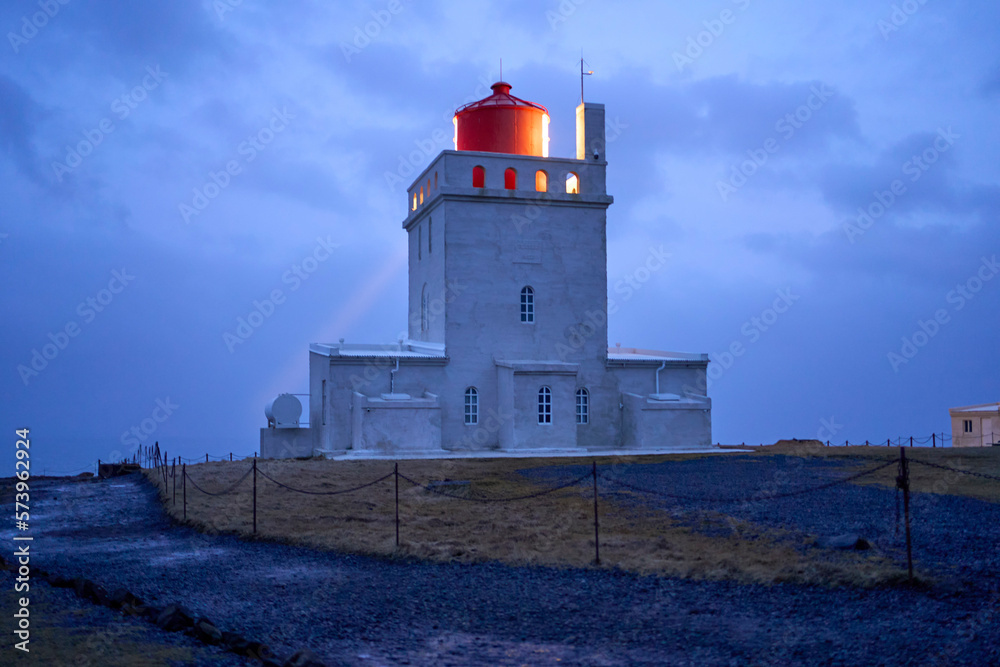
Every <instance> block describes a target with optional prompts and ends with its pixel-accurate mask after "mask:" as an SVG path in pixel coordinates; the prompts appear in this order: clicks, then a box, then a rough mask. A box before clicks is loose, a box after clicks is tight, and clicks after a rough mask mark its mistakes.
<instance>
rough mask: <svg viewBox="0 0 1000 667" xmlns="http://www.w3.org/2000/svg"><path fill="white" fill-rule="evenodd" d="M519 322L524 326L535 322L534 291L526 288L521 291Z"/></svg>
mask: <svg viewBox="0 0 1000 667" xmlns="http://www.w3.org/2000/svg"><path fill="white" fill-rule="evenodd" d="M521 321H522V322H524V323H525V324H531V323H532V322H534V321H535V290H533V289H531V288H530V287H527V286H525V287H524V288H523V289H522V290H521Z"/></svg>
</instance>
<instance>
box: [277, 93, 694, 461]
mask: <svg viewBox="0 0 1000 667" xmlns="http://www.w3.org/2000/svg"><path fill="white" fill-rule="evenodd" d="M491 90H492V94H491V95H489V96H488V97H486V98H484V99H482V100H479V101H476V102H472V103H470V104H467V105H465V106H463V107H461V108H459V109H457V110H456V112H455V115H454V131H455V135H454V150H445V151H442V152H441V153H440V154H438V155H437V156H436V157H435V158H434V159H433V160H432V161H431V163H430V164H429V165H428V166H427V167H426V169H424V170H423V172H421V174H420V175H419V176H418V177H417V178H416V179H415V180H414V181H413V183H412V184H411V185H410V187H409V188H408V190H407V193H406V201H405V206H406V215H405V217H404V219H403V221H402V228H403V230H405V232H406V234H407V239H408V263H409V279H408V290H409V294H408V318H407V336H406V338H405V339H402V340H398V341H396V342H395V343H391V344H384V345H370V344H357V343H345V342H343V341H341V342H340V343H335V344H329V343H314V344H312V345H311V346H310V355H309V356H310V407H309V409H310V417H309V427H308V428H297V427H291V428H287V429H284V430H283V429H280V428H277V427H276V426H270V425H269V427H268V428H265V429H262V430H261V452H262V455H264V456H275V457H284V456H308V455H310V454H314V453H318V452H322V453H324V454H325V455H327V456H331V455H333V456H338V455H353V456H364V455H399V454H405V453H407V452H410V453H414V454H416V453H419V454H422V455H423V454H434V453H435V452H438V453H448V452H451V453H461V452H484V451H494V452H498V453H502V452H524V451H537V452H539V453H545V452H548V453H567V454H572V453H581V452H588V451H589V452H597V451H632V452H645V451H680V450H683V451H692V450H698V449H707V448H709V447H711V400H710V399H709V398H708V397H707V396H706V395H704V394H698V393H692V392H696V391H697V389H694V390H692V388H698V387H705V386H706V382H705V379H706V370H707V366H708V363H709V362H708V355H706V354H699V353H694V354H691V353H677V352H666V351H662V350H644V349H635V348H628V347H621V346H617V345H616V346H615V347H614V348H610V349H609V347H608V336H607V331H608V307H607V304H608V293H607V210H608V207H609V206H611V204H612V203H613V201H614V200H613V198H612V197H611V196H610V195H609V194H608V193H607V189H606V174H607V168H608V160H607V155H606V141H605V129H604V128H605V123H604V113H605V112H604V105H602V104H594V103H589V102H588V103H585V104H584V103H581V104H580V105H579V106H578V107H577V109H576V147H575V148H576V150H575V154H574V155H573V156H567V157H554V156H551V155H550V154H549V136H548V131H549V123H550V117H549V114H548V111H547V109H546V108H545V107H544V106H542V105H540V104H536V103H534V102H530V101H527V100H524V99H521V98H518V97H515V96H514V95H513V94H512V93H511V91H512V86H511V85H510V84H509V83H507V82H504V81H498V82H496V83H495V84H493V86H492V87H491Z"/></svg>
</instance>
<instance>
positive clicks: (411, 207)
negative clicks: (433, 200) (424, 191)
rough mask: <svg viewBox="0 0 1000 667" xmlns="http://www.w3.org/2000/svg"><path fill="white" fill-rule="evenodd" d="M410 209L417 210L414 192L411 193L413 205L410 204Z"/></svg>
mask: <svg viewBox="0 0 1000 667" xmlns="http://www.w3.org/2000/svg"><path fill="white" fill-rule="evenodd" d="M410 210H411V211H416V210H417V193H416V192H414V193H413V205H412V206H410Z"/></svg>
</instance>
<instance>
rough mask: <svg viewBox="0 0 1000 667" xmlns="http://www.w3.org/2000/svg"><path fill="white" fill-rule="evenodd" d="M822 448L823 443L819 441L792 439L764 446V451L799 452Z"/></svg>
mask: <svg viewBox="0 0 1000 667" xmlns="http://www.w3.org/2000/svg"><path fill="white" fill-rule="evenodd" d="M824 446H825V445H824V443H823V442H822V441H820V440H799V439H798V438H792V439H790V440H779V441H778V442H776V443H774V444H773V445H764V449H767V450H774V449H780V450H791V451H801V450H807V449H816V448H817V447H824Z"/></svg>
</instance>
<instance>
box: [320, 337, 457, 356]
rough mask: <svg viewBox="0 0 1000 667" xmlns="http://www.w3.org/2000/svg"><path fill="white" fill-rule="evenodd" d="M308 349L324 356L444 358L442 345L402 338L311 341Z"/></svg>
mask: <svg viewBox="0 0 1000 667" xmlns="http://www.w3.org/2000/svg"><path fill="white" fill-rule="evenodd" d="M309 351H310V352H315V353H316V354H321V355H323V356H325V357H348V358H360V359H363V358H368V359H372V358H375V359H445V358H447V355H445V351H444V345H443V344H440V343H424V342H421V341H411V340H404V341H401V342H399V343H384V344H378V343H374V344H367V343H311V344H310V345H309Z"/></svg>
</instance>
